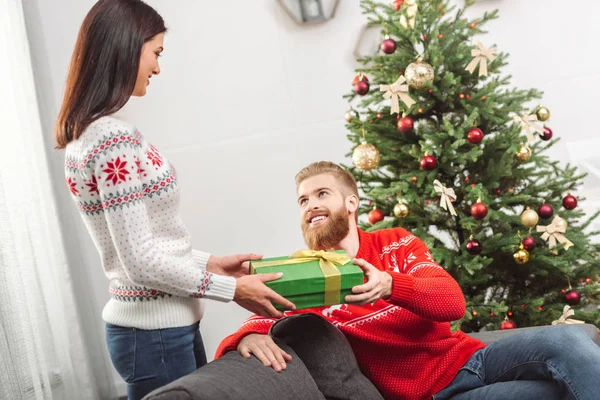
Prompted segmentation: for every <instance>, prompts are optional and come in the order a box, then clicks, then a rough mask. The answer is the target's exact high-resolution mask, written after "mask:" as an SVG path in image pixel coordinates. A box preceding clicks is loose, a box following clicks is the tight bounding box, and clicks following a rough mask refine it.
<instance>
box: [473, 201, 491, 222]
mask: <svg viewBox="0 0 600 400" xmlns="http://www.w3.org/2000/svg"><path fill="white" fill-rule="evenodd" d="M487 213H488V208H487V206H486V205H485V204H483V203H481V202H479V201H478V202H477V203H475V204H473V205H472V206H471V216H473V218H475V219H484V218H485V216H486V215H487Z"/></svg>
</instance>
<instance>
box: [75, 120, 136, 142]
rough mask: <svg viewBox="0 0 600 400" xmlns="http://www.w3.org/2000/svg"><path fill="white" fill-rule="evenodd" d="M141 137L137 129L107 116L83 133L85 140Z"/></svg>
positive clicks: (82, 136)
mask: <svg viewBox="0 0 600 400" xmlns="http://www.w3.org/2000/svg"><path fill="white" fill-rule="evenodd" d="M123 135H125V136H133V137H135V136H139V132H138V130H137V128H136V127H135V126H134V125H132V124H130V123H128V122H125V121H124V120H122V119H120V118H117V117H114V116H112V115H107V116H104V117H100V118H98V119H97V120H95V121H94V122H92V123H91V124H90V125H88V127H87V128H86V129H85V130H84V131H83V134H82V135H81V138H83V139H87V140H90V139H98V138H104V137H110V138H113V137H120V136H123Z"/></svg>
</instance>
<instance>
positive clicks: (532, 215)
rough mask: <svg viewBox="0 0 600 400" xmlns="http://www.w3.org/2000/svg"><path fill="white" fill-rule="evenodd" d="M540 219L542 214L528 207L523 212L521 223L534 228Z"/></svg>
mask: <svg viewBox="0 0 600 400" xmlns="http://www.w3.org/2000/svg"><path fill="white" fill-rule="evenodd" d="M539 220H540V216H539V215H538V214H537V213H536V212H535V211H533V210H532V209H531V208H529V207H527V208H526V209H525V211H523V214H521V223H522V224H523V225H525V226H526V227H527V228H533V227H534V226H536V225H537V223H538V221H539Z"/></svg>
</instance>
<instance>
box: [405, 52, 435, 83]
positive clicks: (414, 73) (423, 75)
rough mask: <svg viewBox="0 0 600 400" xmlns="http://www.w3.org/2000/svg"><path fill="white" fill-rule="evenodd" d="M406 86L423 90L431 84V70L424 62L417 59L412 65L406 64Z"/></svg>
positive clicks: (432, 75)
mask: <svg viewBox="0 0 600 400" xmlns="http://www.w3.org/2000/svg"><path fill="white" fill-rule="evenodd" d="M404 76H405V77H406V82H408V86H410V87H411V88H413V89H425V88H426V87H428V86H429V85H431V84H432V83H433V77H434V73H433V68H432V67H431V65H429V64H427V63H426V62H425V61H423V60H421V59H419V60H417V61H415V62H414V63H410V64H408V67H406V70H405V71H404Z"/></svg>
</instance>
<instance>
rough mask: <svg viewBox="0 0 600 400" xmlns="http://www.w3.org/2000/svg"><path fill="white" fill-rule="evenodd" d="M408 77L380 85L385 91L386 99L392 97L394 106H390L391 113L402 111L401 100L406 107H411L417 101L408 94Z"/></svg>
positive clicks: (382, 90)
mask: <svg viewBox="0 0 600 400" xmlns="http://www.w3.org/2000/svg"><path fill="white" fill-rule="evenodd" d="M405 82H406V78H404V77H403V76H401V77H399V78H398V80H397V81H396V82H394V83H392V84H391V85H379V90H380V91H381V92H385V93H384V94H383V98H384V99H389V98H391V99H392V106H391V108H390V114H393V113H399V112H400V100H402V102H403V103H404V104H406V107H408V108H410V107H411V106H412V105H413V104H415V101H414V100H413V99H412V98H411V97H410V96H409V95H408V85H407V84H405Z"/></svg>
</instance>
